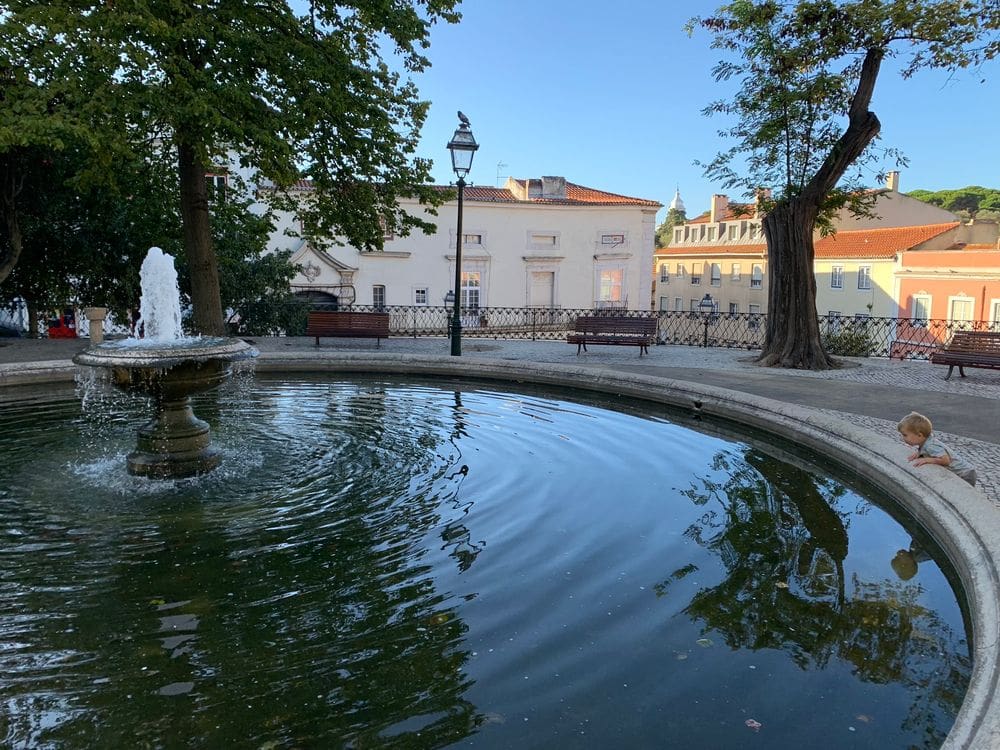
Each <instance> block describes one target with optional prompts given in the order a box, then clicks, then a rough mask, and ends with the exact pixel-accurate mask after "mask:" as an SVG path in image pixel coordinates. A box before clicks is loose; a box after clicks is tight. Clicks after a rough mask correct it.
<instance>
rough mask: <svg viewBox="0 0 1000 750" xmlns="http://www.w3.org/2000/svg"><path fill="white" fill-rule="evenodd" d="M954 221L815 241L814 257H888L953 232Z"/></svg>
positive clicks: (840, 234)
mask: <svg viewBox="0 0 1000 750" xmlns="http://www.w3.org/2000/svg"><path fill="white" fill-rule="evenodd" d="M957 226H958V222H957V221H954V222H950V223H948V224H924V225H921V226H915V227H888V228H886V229H854V230H851V231H841V232H837V234H835V235H832V236H830V237H824V238H822V239H820V240H817V241H816V257H817V258H891V257H892V256H893V255H895V254H896V253H901V252H905V251H906V250H909V249H911V248H913V247H916V246H917V245H920V244H922V243H924V242H927V240H930V239H933V238H934V237H937V236H938V235H941V234H944V233H945V232H947V231H949V230H951V229H954V228H955V227H957Z"/></svg>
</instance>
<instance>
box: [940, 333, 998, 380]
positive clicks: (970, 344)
mask: <svg viewBox="0 0 1000 750" xmlns="http://www.w3.org/2000/svg"><path fill="white" fill-rule="evenodd" d="M931 362H932V363H933V364H935V365H948V374H947V375H945V376H944V379H945V380H947V379H948V378H950V377H951V373H952V371H953V370H954V369H955V368H956V367H957V368H958V374H959V375H961V376H962V377H963V378H964V377H965V368H966V367H982V368H985V369H988V370H1000V332H998V331H955V333H954V334H952V337H951V341H949V342H948V343H947V344H946V345H945V346H944V348H942V349H938V350H937V351H936V352H934V353H933V354H931Z"/></svg>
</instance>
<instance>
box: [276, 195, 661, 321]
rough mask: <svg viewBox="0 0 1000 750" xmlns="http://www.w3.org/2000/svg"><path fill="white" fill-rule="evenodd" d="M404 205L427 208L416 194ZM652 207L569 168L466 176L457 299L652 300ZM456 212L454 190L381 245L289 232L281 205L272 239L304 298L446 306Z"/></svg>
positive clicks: (555, 303) (492, 303) (543, 304)
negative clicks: (575, 179) (491, 177)
mask: <svg viewBox="0 0 1000 750" xmlns="http://www.w3.org/2000/svg"><path fill="white" fill-rule="evenodd" d="M308 189H309V188H308V186H305V187H304V188H303V190H304V195H306V194H307V192H308ZM441 189H442V190H444V189H446V188H443V187H442V188H441ZM452 190H454V189H453V188H452ZM401 206H402V207H403V208H404V210H407V211H411V212H414V213H415V214H416V213H417V212H423V211H424V208H423V207H422V206H420V205H419V204H418V203H417V202H416V201H413V202H412V203H407V202H406V201H402V202H401ZM659 208H661V204H660V203H658V202H656V201H653V200H645V199H641V198H632V197H628V196H624V195H617V194H614V193H608V192H604V191H601V190H594V189H592V188H587V187H583V186H580V185H575V184H573V183H571V182H567V181H566V179H565V178H564V177H542V178H541V179H528V180H516V179H513V178H511V179H508V180H507V184H506V185H505V186H504V187H503V188H493V187H480V186H468V187H466V188H465V193H464V207H463V214H462V216H463V219H462V234H463V239H462V304H463V306H465V307H473V308H475V307H494V308H495V307H540V308H593V307H622V308H628V309H648V307H649V293H650V287H651V284H652V268H653V247H654V233H655V229H656V227H655V223H656V212H657V210H658V209H659ZM457 210H458V201H457V199H456V200H453V201H450V202H449V203H446V204H444V205H442V206H440V207H439V208H438V215H437V217H434V216H430V215H428V214H424V218H426V219H427V220H428V221H431V222H433V223H435V224H436V225H437V231H436V232H435V233H433V234H430V235H425V234H423V233H422V232H419V231H417V232H415V233H413V234H411V235H410V236H408V237H400V238H396V237H391V236H389V237H386V238H385V246H384V249H383V251H381V252H366V251H361V250H358V249H357V248H354V247H339V246H332V247H329V248H326V249H325V250H324V249H317V248H314V247H312V246H311V245H310V244H309V243H308V242H306V241H304V240H302V239H298V238H292V237H288V236H287V235H285V233H284V232H285V230H286V229H287V228H291V227H293V226H294V224H293V222H295V221H296V219H295V217H294V216H291V215H288V214H285V215H282V216H279V222H278V226H277V229H276V232H275V233H274V235H273V236H272V238H271V242H270V243H269V248H270V249H272V250H280V249H289V250H291V251H292V262H293V263H295V264H297V265H299V266H300V268H301V270H300V272H299V274H298V275H297V276H296V277H295V278H294V279H293V280H292V287H293V291H295V292H296V293H298V294H302V295H304V296H309V297H312V298H314V299H317V300H327V301H331V302H332V301H333V298H336V301H337V302H338V303H339V304H341V305H351V304H357V305H379V306H380V305H443V304H444V300H445V294H446V293H447V292H449V291H450V290H451V289H452V288H453V286H454V283H455V260H456V253H455V231H456V223H457Z"/></svg>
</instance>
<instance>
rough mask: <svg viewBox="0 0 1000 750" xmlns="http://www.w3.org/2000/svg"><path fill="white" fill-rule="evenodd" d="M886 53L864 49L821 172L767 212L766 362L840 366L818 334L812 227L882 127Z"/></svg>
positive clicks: (816, 367)
mask: <svg viewBox="0 0 1000 750" xmlns="http://www.w3.org/2000/svg"><path fill="white" fill-rule="evenodd" d="M883 54H884V51H883V50H881V49H872V50H868V52H867V54H866V55H865V59H864V60H863V61H862V64H861V75H860V76H859V78H858V85H857V88H856V89H855V91H854V97H853V98H852V99H851V106H850V109H849V111H848V124H847V128H846V129H845V130H844V133H843V135H841V136H840V138H839V139H838V140H837V143H836V144H835V145H834V147H833V148H832V149H831V150H830V153H829V154H827V156H826V159H824V160H823V164H822V165H821V166H820V168H819V169H818V170H817V171H816V174H815V175H813V177H812V179H811V180H809V182H808V183H806V185H805V187H804V188H803V190H802V191H801V192H799V193H798V194H796V195H794V196H793V197H790V198H785V199H784V200H781V201H779V202H778V204H777V205H776V206H775V207H774V208H773V209H772V210H771V211H770V212H769V213H768V215H767V216H766V217H765V218H764V221H763V227H764V236H765V237H766V238H767V256H768V279H769V282H770V283H769V288H768V293H767V333H766V336H765V338H764V351H763V352H761V355H760V357H758V359H757V361H758V362H760V363H761V364H762V365H767V366H769V367H789V368H797V369H803V370H828V369H830V368H832V367H836V366H837V363H836V361H835V360H833V359H832V358H831V357H830V356H829V355H828V354H827V353H826V351H825V350H824V349H823V345H822V344H821V343H820V339H819V320H818V319H817V315H816V273H815V270H814V268H813V258H814V256H815V248H814V247H813V231H814V230H815V228H816V218H817V217H818V216H819V212H820V209H821V207H822V206H823V202H824V201H825V200H826V198H827V196H828V195H829V193H830V191H831V190H833V189H834V188H835V187H836V186H837V183H838V182H839V181H840V178H841V177H843V176H844V172H846V171H847V168H848V167H850V166H851V164H853V163H854V161H855V159H857V158H858V157H859V156H860V155H861V154H862V153H863V152H864V150H865V149H866V148H867V147H868V144H869V143H871V142H872V140H873V139H874V138H875V136H877V135H878V132H879V129H880V128H881V124H880V123H879V121H878V118H877V117H876V116H875V113H874V112H870V111H869V110H868V106H869V105H870V104H871V100H872V94H873V93H874V91H875V81H876V80H877V79H878V73H879V68H880V67H881V64H882V56H883Z"/></svg>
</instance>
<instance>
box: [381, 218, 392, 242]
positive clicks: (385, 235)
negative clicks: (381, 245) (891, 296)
mask: <svg viewBox="0 0 1000 750" xmlns="http://www.w3.org/2000/svg"><path fill="white" fill-rule="evenodd" d="M378 223H379V226H380V227H382V241H383V242H389V241H390V240H394V239H396V235H395V234H393V231H392V230H391V229H389V222H388V221H386V218H385V217H384V216H379V217H378Z"/></svg>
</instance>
